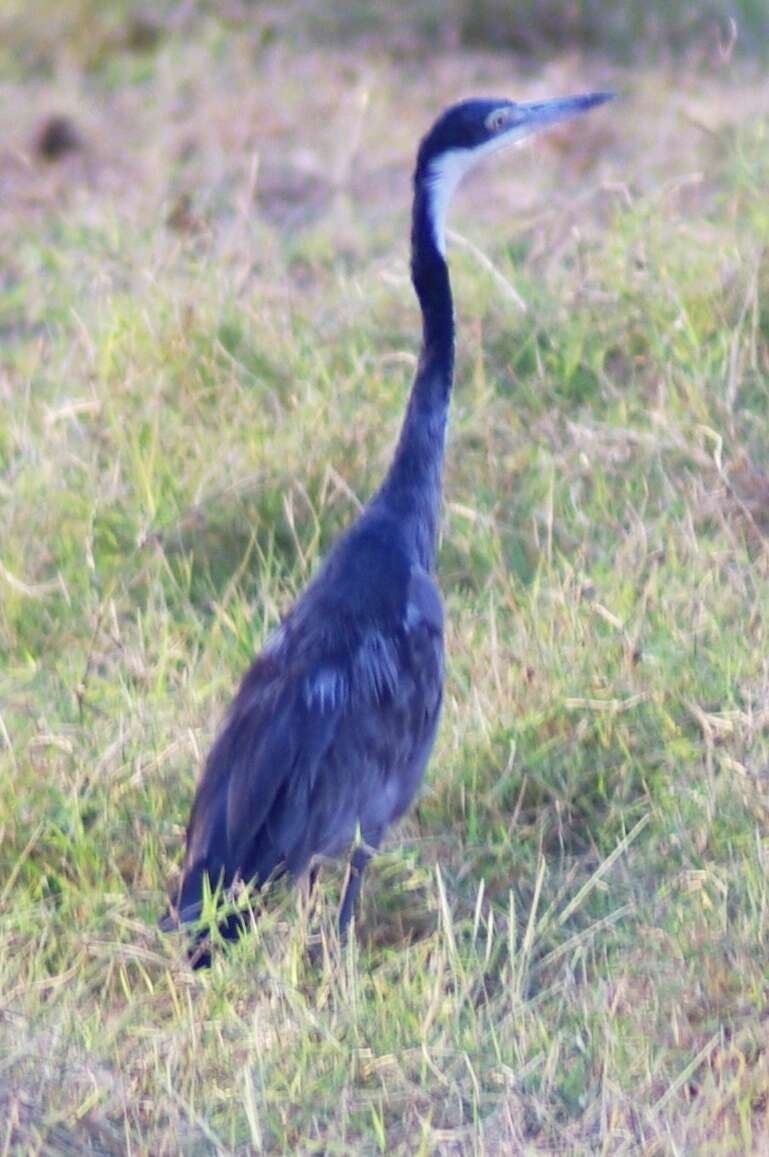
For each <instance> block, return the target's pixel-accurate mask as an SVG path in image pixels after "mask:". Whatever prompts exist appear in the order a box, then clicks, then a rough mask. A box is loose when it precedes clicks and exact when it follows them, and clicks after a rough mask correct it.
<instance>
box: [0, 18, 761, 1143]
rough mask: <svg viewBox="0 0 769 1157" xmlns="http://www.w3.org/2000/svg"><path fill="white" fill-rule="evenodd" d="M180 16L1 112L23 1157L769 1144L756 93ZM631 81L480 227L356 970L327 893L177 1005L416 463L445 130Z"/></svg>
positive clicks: (5, 824) (460, 293)
mask: <svg viewBox="0 0 769 1157" xmlns="http://www.w3.org/2000/svg"><path fill="white" fill-rule="evenodd" d="M81 7H82V8H83V11H86V10H87V5H83V6H81ZM168 10H169V12H171V16H169V22H170V23H169V29H168V31H167V32H164V34H163V35H162V36H157V35H155V34H150V33H149V32H148V31H147V29H146V28H145V30H144V32H143V33H142V32H141V24H139V25H137V24H136V22H135V21H134V22H133V23H130V22H129V25H125V24H122V23H121V19H122V17H121V15H120V13H121V11H122V10H121V9H118V8H117V7H115V8H113V9H110V10H109V11H110V12H111V13H112V17H111V18H112V20H113V23H112V24H111V25H110V26H109V29H108V30H107V32H104V28H105V27H106V25H99V26H98V29H97V31H98V36H99V37H102V39H100V40H99V45H98V54H97V56H96V57H94V58H93V59H92V58H91V57H89V53H88V51H87V42H88V35H89V32H88V30H89V28H91V25H90V24H89V23H88V22H87V21H84V22H83V23H82V24H78V25H76V28H75V32H76V33H77V35H75V34H74V33H73V32H72V30H69V32H68V33H67V35H68V36H69V37H70V39H68V40H67V41H66V42H64V43H63V44H58V45H56V51H55V52H54V54H53V56H52V57H50V59H49V58H48V57H45V53H43V56H42V57H41V60H42V61H43V63H42V64H40V68H39V70H38V71H34V70H32V71H30V70H29V69H26V70H25V71H24V72H21V71H20V72H19V73H18V75H14V73H13V69H11V71H10V72H9V73H8V74H7V79H6V82H5V83H4V86H3V93H2V95H3V100H2V101H1V102H0V122H1V123H0V140H2V141H3V142H4V143H3V145H2V146H1V147H2V153H1V154H0V334H2V355H1V363H0V365H1V368H0V406H1V407H2V410H1V411H0V414H1V417H0V468H1V472H0V528H2V529H0V651H1V652H2V669H1V671H0V765H1V773H0V832H1V833H2V848H1V850H0V860H1V862H2V876H1V877H0V936H1V937H2V950H1V951H0V986H2V989H1V990H2V997H1V1000H2V1007H1V1008H0V1108H1V1111H0V1148H2V1147H3V1146H4V1149H3V1151H4V1152H14V1151H24V1152H34V1151H40V1152H46V1153H48V1152H83V1151H85V1152H97V1153H122V1152H132V1153H147V1154H162V1153H177V1152H185V1153H208V1152H247V1151H250V1150H259V1149H262V1148H263V1149H264V1150H266V1151H269V1152H284V1153H307V1154H309V1153H324V1154H333V1153H376V1152H380V1151H388V1152H391V1153H403V1154H411V1153H424V1154H455V1153H486V1154H510V1153H554V1152H566V1153H574V1154H578V1153H594V1152H595V1153H607V1154H608V1153H611V1154H615V1153H628V1154H629V1153H644V1154H667V1153H671V1154H673V1153H697V1152H707V1153H708V1154H743V1153H749V1152H755V1153H763V1152H766V1150H767V1146H769V1051H768V1050H767V1032H768V1031H769V1029H768V1025H769V1018H768V1013H769V1005H768V1004H767V983H768V981H769V975H768V969H767V964H766V960H767V940H768V939H769V927H768V926H767V921H768V920H769V909H768V903H769V892H768V889H767V882H766V879H767V858H768V857H769V827H768V823H767V821H768V818H769V817H768V810H769V772H768V771H767V767H768V766H769V764H768V760H769V742H768V732H767V728H768V726H769V666H768V664H767V654H769V585H767V581H766V580H767V573H768V572H769V555H768V552H767V541H766V534H767V529H768V528H769V454H768V453H767V446H768V445H769V388H768V381H769V377H768V375H769V325H768V323H767V319H766V316H765V307H764V300H765V293H766V290H767V287H768V282H769V275H768V273H767V266H766V261H765V257H764V250H765V248H766V246H767V243H769V207H768V206H767V201H766V184H767V176H769V139H768V138H767V121H766V116H767V112H768V111H769V96H767V93H766V89H765V86H764V88H763V90H762V88H761V87H760V86H759V85H757V84H755V83H753V80H752V78H751V76H750V75H748V74H746V73H742V72H740V71H739V70H737V69H736V68H735V67H733V66H732V65H730V64H729V62H728V60H726V59H724V60H723V61H722V63H721V67H720V72H719V71H718V70H716V71H714V70H713V69H711V70H710V72H709V73H708V74H707V75H705V74H702V73H699V74H698V73H692V74H691V75H689V74H687V73H684V72H682V71H681V69H680V67H671V68H669V69H666V68H664V67H661V66H660V67H657V68H654V69H652V68H651V67H648V68H647V69H646V70H645V71H634V72H633V74H632V75H630V74H628V75H624V74H619V75H617V74H616V73H614V74H611V73H608V72H607V69H606V66H604V65H602V64H601V63H598V62H595V61H582V60H576V59H575V58H573V57H569V58H567V59H561V60H558V61H555V62H553V63H551V64H550V65H548V67H547V68H545V69H543V70H542V71H541V72H540V73H538V74H537V75H536V76H534V75H532V74H531V73H530V71H529V70H527V69H526V68H525V67H524V66H523V65H522V64H521V62H520V61H518V60H517V59H516V58H515V57H511V56H504V55H501V54H499V55H492V54H490V53H488V52H486V53H471V52H468V51H462V52H458V51H454V50H452V49H451V48H450V46H447V47H446V48H445V50H442V51H441V53H440V54H438V55H437V56H435V57H434V58H433V59H431V60H429V61H426V60H425V59H424V58H423V57H421V56H420V55H419V53H418V52H413V53H412V54H405V55H404V54H399V55H394V54H391V53H388V52H387V51H385V50H383V49H380V48H377V47H376V46H371V47H369V48H365V49H364V48H361V49H360V50H359V51H356V53H355V54H353V53H351V52H350V51H349V50H334V49H333V48H332V47H330V46H329V47H327V48H325V49H317V48H316V49H312V48H309V47H307V46H306V45H305V46H304V47H302V48H298V47H295V46H294V45H293V41H292V40H291V38H290V37H288V36H287V35H284V34H283V33H282V32H281V31H280V28H278V30H277V32H276V31H274V30H273V32H271V33H270V35H267V36H265V35H264V34H263V31H264V30H263V28H261V26H260V25H259V23H258V21H257V22H255V23H254V24H253V25H251V24H249V22H248V21H247V20H244V19H240V18H239V19H237V20H235V19H233V20H232V21H231V22H229V23H227V22H225V23H222V22H217V21H214V20H212V19H208V18H206V17H196V19H195V20H194V21H191V22H190V23H188V24H184V19H185V16H184V13H185V9H183V8H182V9H179V10H178V11H177V12H175V13H174V12H173V11H172V10H171V9H170V7H169V9H168ZM172 17H173V19H172ZM174 20H176V21H177V23H176V24H174ZM13 27H14V28H15V29H16V32H15V34H17V35H19V36H21V32H20V31H19V29H20V28H21V25H18V24H17V25H14V26H13ZM137 27H138V29H139V32H137ZM46 31H47V32H48V33H50V34H51V35H53V33H54V32H55V31H56V29H55V26H54V23H52V24H51V26H50V27H49V28H47V29H46V28H45V27H43V28H42V31H39V32H38V33H37V34H36V35H37V36H38V42H42V41H40V37H43V38H44V33H46ZM105 37H106V39H104V38H105ZM19 43H20V44H21V41H19ZM84 46H85V47H84ZM22 48H23V52H24V53H28V52H29V51H30V50H29V43H28V42H27V41H26V40H25V41H24V43H23V45H22ZM49 48H50V46H49ZM6 49H7V41H6V48H5V49H4V51H5V50H6ZM46 51H48V49H47V50H46ZM20 52H21V49H20ZM52 60H53V61H54V65H52V64H51V61H52ZM607 82H612V83H614V84H616V85H617V87H618V88H619V89H620V91H621V93H622V94H623V98H624V99H622V100H621V101H620V102H618V103H616V104H615V105H614V106H612V107H611V108H608V109H606V110H603V111H602V112H600V113H597V114H596V115H595V116H593V117H592V118H591V119H590V120H589V121H587V120H586V121H585V122H584V124H580V125H574V126H571V127H570V128H568V129H567V130H564V131H563V132H561V133H559V134H554V135H552V136H550V137H548V138H547V139H545V140H542V141H541V142H540V143H538V144H537V145H536V146H535V147H534V148H533V149H531V150H530V151H528V152H522V153H518V154H515V155H513V156H511V157H509V158H508V159H506V160H504V161H501V162H499V163H498V164H496V165H495V166H493V167H490V168H489V169H487V170H485V172H484V174H483V176H480V177H478V178H477V179H476V180H475V181H474V182H473V184H472V185H471V186H469V187H468V189H467V190H466V191H465V192H463V194H462V196H461V198H460V201H459V203H458V204H457V207H456V212H455V214H454V217H453V221H452V223H453V225H454V227H455V229H456V230H457V233H458V236H457V237H456V238H455V241H454V244H453V247H452V268H453V275H454V285H455V292H456V298H457V306H458V319H459V365H458V382H457V389H456V395H455V401H454V409H453V425H452V432H451V439H450V446H449V453H448V471H447V497H446V514H445V523H444V532H443V545H442V550H441V557H440V578H441V584H442V587H443V590H444V592H445V595H446V601H447V609H448V654H449V659H448V688H447V697H446V708H445V712H444V716H443V720H442V725H441V729H440V735H439V739H438V743H437V747H436V751H435V754H434V757H433V759H432V762H431V766H430V770H429V774H428V781H427V784H426V788H425V791H424V794H423V797H422V799H421V802H420V803H419V806H418V807H417V808H416V810H415V812H414V814H413V815H412V816H411V818H410V819H409V820H408V821H407V822H406V823H405V824H404V825H403V826H402V827H401V828H400V829H399V830H398V831H397V832H395V833H393V836H392V838H391V840H390V843H389V845H388V848H387V850H386V851H385V853H384V854H383V855H382V856H381V857H380V859H379V860H378V862H377V863H376V865H375V866H374V867H373V868H372V870H371V873H370V878H369V881H368V884H367V887H366V889H365V895H364V903H363V906H362V911H361V915H360V923H359V936H358V940H357V943H355V944H352V945H351V946H350V947H349V948H348V949H347V950H346V951H345V952H341V953H340V951H339V948H338V945H336V944H335V942H334V933H333V921H334V905H335V902H336V898H337V896H338V889H339V876H338V874H335V873H334V872H333V871H332V872H329V873H328V874H327V878H326V880H325V883H324V886H323V888H322V890H321V907H320V912H319V915H318V917H317V921H316V923H313V924H312V925H311V926H310V927H309V928H308V926H307V923H306V921H303V920H302V919H301V918H299V916H298V914H297V908H296V899H295V897H294V896H293V895H292V894H284V893H278V892H276V894H275V895H274V896H273V897H272V898H271V904H270V908H269V911H268V913H267V914H266V915H265V916H264V917H263V919H262V920H261V921H260V923H259V925H258V927H257V930H256V932H255V933H254V935H253V936H252V937H251V938H250V939H249V940H248V941H246V942H244V943H243V944H241V945H240V946H238V947H237V948H236V949H235V950H234V951H233V952H231V953H230V954H229V955H228V956H226V957H220V958H219V959H217V962H216V964H215V966H214V968H213V969H212V971H211V973H210V974H209V975H205V976H200V975H197V974H196V975H192V974H191V973H190V972H189V971H188V969H187V967H186V965H185V962H184V960H183V957H182V952H181V947H180V945H178V944H177V943H175V942H174V941H173V940H172V939H169V938H163V937H161V935H160V934H159V933H158V931H157V930H156V926H155V921H156V917H157V915H158V913H159V911H160V910H161V907H162V904H163V896H164V890H165V887H166V884H167V881H168V880H169V878H171V877H172V875H173V871H174V869H175V866H176V865H177V864H178V860H179V855H180V849H181V842H182V832H183V828H182V825H183V823H184V821H185V819H186V815H187V811H188V806H189V802H190V798H191V793H192V790H193V784H194V780H195V775H196V772H197V768H198V767H199V764H200V760H201V756H202V754H203V753H204V752H205V750H206V748H207V746H208V744H209V743H210V740H211V737H212V735H213V732H214V729H215V727H216V723H217V720H218V719H219V717H220V715H221V712H222V709H223V707H224V705H225V704H226V702H227V700H228V698H229V696H230V695H231V693H232V691H233V688H234V686H235V684H236V681H237V679H238V676H239V673H240V672H241V671H242V669H243V667H244V666H245V664H246V663H247V662H248V659H249V657H250V656H251V655H252V654H253V652H254V650H255V649H256V648H257V647H258V646H259V644H260V642H261V641H262V639H263V638H264V635H265V633H266V632H267V631H268V630H269V629H270V628H271V626H272V625H273V624H274V623H275V622H276V620H277V618H278V616H279V614H280V612H281V609H282V608H284V607H286V606H287V604H288V603H289V601H290V599H291V596H292V594H293V593H294V592H295V591H296V590H297V589H298V588H299V587H300V586H301V584H302V583H303V582H304V581H305V580H306V578H307V576H308V575H309V574H310V573H311V571H312V568H313V566H314V565H315V563H316V561H317V559H318V558H319V557H320V555H321V554H322V552H323V550H324V548H325V547H326V545H327V544H328V543H329V542H330V541H331V540H332V538H333V536H334V535H335V534H336V533H337V532H338V530H339V528H340V527H341V526H342V525H343V524H344V523H345V521H346V520H347V519H348V518H349V517H350V516H351V514H352V513H353V512H354V511H355V509H356V505H357V502H358V500H359V499H363V498H365V496H366V495H367V494H368V493H370V491H371V489H372V487H373V486H374V485H375V483H376V481H377V479H378V478H379V477H380V475H381V472H382V470H383V468H384V466H385V463H386V462H387V458H388V454H389V451H390V448H391V446H392V443H393V439H394V437H395V435H396V432H397V427H398V422H399V417H400V414H401V412H402V407H403V402H404V398H405V395H406V391H407V389H408V386H409V382H410V377H411V374H412V371H413V368H414V354H415V349H416V342H417V332H418V319H417V314H416V309H415V304H414V301H413V300H412V295H411V292H410V287H409V283H408V279H407V249H406V243H405V236H406V225H407V214H408V193H409V189H408V172H409V166H410V164H411V158H412V154H413V149H414V144H415V140H416V137H417V136H418V133H419V131H420V130H421V129H423V128H424V127H425V126H426V125H427V123H428V122H429V120H430V117H431V116H432V115H433V114H434V113H435V111H436V110H437V109H438V107H439V106H440V105H441V104H442V102H443V101H444V100H448V99H452V98H455V97H456V96H458V95H462V94H466V93H470V92H504V93H510V94H513V95H519V94H520V95H521V96H529V95H531V96H534V95H536V94H551V93H559V92H565V91H570V90H575V89H579V88H581V87H588V86H589V87H593V86H597V85H603V84H605V83H607ZM51 113H63V114H66V115H67V116H68V117H70V118H72V124H73V126H74V128H75V129H76V132H77V134H78V138H79V143H80V145H81V147H79V148H75V149H73V150H70V151H69V152H66V153H65V154H64V155H63V156H61V157H60V158H59V159H58V160H45V159H44V158H43V157H42V156H41V155H40V146H41V136H40V134H41V132H42V126H43V124H44V122H45V118H46V117H48V116H49V115H50V114H51ZM519 297H520V298H522V299H523V300H524V302H525V304H526V307H527V308H526V310H525V312H524V311H523V310H522V309H521V308H520V307H519V305H518V304H517V302H518V298H519ZM308 936H316V937H317V936H320V940H321V945H322V951H321V952H320V953H315V954H309V953H308V952H307V940H308Z"/></svg>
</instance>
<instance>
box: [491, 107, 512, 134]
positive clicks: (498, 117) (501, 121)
mask: <svg viewBox="0 0 769 1157" xmlns="http://www.w3.org/2000/svg"><path fill="white" fill-rule="evenodd" d="M507 121H508V112H507V109H504V108H498V109H495V110H494V112H493V113H490V114H489V117H488V119H487V121H486V125H487V127H488V128H489V129H490V131H491V132H492V133H498V132H499V131H500V129H503V128H504V127H505V125H506V124H507Z"/></svg>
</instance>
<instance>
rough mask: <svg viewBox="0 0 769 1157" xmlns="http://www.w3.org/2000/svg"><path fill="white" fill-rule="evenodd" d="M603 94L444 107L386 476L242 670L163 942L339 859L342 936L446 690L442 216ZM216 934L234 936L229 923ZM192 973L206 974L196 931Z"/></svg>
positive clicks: (421, 227) (448, 367) (429, 175)
mask: <svg viewBox="0 0 769 1157" xmlns="http://www.w3.org/2000/svg"><path fill="white" fill-rule="evenodd" d="M611 95H612V94H611V93H608V92H591V93H585V94H582V95H579V96H568V97H560V98H557V99H552V100H542V101H533V102H525V103H517V102H515V101H512V100H507V99H504V100H494V99H472V100H464V101H461V102H460V103H458V104H454V105H452V106H451V107H449V108H447V109H446V110H445V111H444V112H443V113H442V114H441V115H440V116H439V117H438V119H437V120H436V121H435V123H434V124H433V125H432V127H431V128H430V130H429V132H428V133H427V134H426V136H425V137H424V138H423V139H422V141H421V143H420V145H419V148H418V152H417V159H416V167H415V170H414V178H413V206H412V219H411V278H412V282H413V286H414V289H415V291H416V296H417V299H418V302H419V306H420V308H421V314H422V345H421V350H420V354H419V361H418V364H417V370H416V375H415V377H414V381H413V385H412V387H411V392H410V395H409V399H408V404H407V407H406V413H405V418H404V420H403V423H402V427H401V431H400V436H399V438H398V441H397V444H396V448H395V452H394V455H393V458H392V461H391V464H390V467H389V469H388V471H387V473H386V475H385V478H384V481H383V482H382V483H381V485H380V486H379V489H378V490H377V491H376V492H375V493H374V495H373V496H372V497H371V498H370V500H369V501H368V503H367V504H366V505H365V506H364V508H363V510H362V511H361V513H360V514H359V515H358V516H357V517H356V518H355V520H354V521H353V522H352V523H351V525H349V526H348V528H347V529H346V531H344V532H343V534H342V535H341V537H340V538H339V539H338V540H337V541H336V543H335V544H334V545H333V547H332V548H331V550H330V552H329V553H328V555H327V556H326V558H325V560H324V561H323V562H322V563H321V565H320V567H319V568H318V570H317V573H316V574H315V576H314V577H313V578H312V579H311V581H310V582H309V584H308V585H307V586H306V587H305V589H304V591H303V592H302V593H301V594H300V596H299V597H298V598H297V600H296V601H295V602H294V604H293V606H291V608H290V609H289V610H288V612H287V613H286V615H285V616H284V617H283V619H282V621H281V622H280V624H279V626H278V627H277V629H276V630H275V631H274V633H273V634H272V635H271V636H270V637H269V638H268V640H267V642H266V644H265V646H264V648H263V649H262V651H261V652H260V653H259V654H258V655H257V657H256V658H255V660H254V661H253V663H252V665H251V667H250V668H249V669H248V670H247V671H246V673H245V675H244V676H243V679H242V682H241V684H240V687H239V690H238V691H237V693H236V695H235V697H234V699H233V701H232V704H231V706H230V708H229V711H228V712H227V714H226V717H225V719H224V721H223V724H222V726H221V728H220V730H219V733H218V736H217V738H216V739H215V741H214V743H213V746H212V748H211V750H210V753H209V755H208V758H207V760H206V762H205V765H204V768H203V772H202V775H201V777H200V780H199V783H198V786H197V790H196V793H195V797H194V801H193V804H192V811H191V815H190V818H189V823H188V826H187V833H186V849H185V855H184V861H183V866H182V872H181V878H180V883H179V887H178V890H177V892H176V895H175V897H174V898H173V900H172V902H171V904H170V906H169V911H168V913H167V915H166V916H165V917H164V919H163V920H162V921H161V926H162V927H164V928H165V929H169V928H172V927H178V926H180V925H187V924H193V925H194V924H196V923H197V925H198V928H199V927H200V924H201V921H200V917H201V913H202V912H203V908H204V902H205V898H206V896H208V895H213V896H214V898H215V901H216V898H217V897H219V898H221V897H227V896H232V895H233V893H234V892H235V891H236V890H237V889H238V888H244V887H247V888H248V889H249V891H250V894H252V895H253V894H255V892H256V891H258V890H259V889H260V888H262V887H263V886H264V885H266V884H267V883H268V882H271V881H273V880H275V879H277V878H278V877H280V876H288V878H289V879H290V880H293V881H296V880H299V879H302V878H304V879H305V880H313V881H314V876H315V873H316V871H317V867H318V865H319V863H322V862H324V861H326V860H328V859H330V858H338V857H340V856H346V857H347V862H348V867H347V875H346V882H345V885H344V890H343V895H342V900H341V905H340V907H339V913H338V928H339V935H340V938H341V939H344V937H345V935H346V934H347V931H348V927H349V924H350V921H351V919H352V917H353V912H354V910H355V905H356V901H357V897H358V894H359V891H360V887H361V881H362V878H363V873H364V870H365V868H366V865H367V864H368V862H369V860H370V858H371V856H372V855H373V853H374V852H375V851H376V850H377V849H378V847H379V845H380V843H381V841H382V838H383V836H384V834H385V832H386V831H387V829H388V828H389V827H390V826H391V825H392V824H393V823H394V822H395V821H397V820H398V819H399V818H400V817H401V816H402V815H403V814H404V813H405V812H406V810H407V809H408V807H409V805H410V804H411V802H412V800H413V799H414V796H415V794H416V792H417V790H418V788H419V786H420V783H421V781H422V778H423V775H424V771H425V766H426V764H427V761H428V757H429V755H430V751H431V749H432V747H433V741H434V739H435V734H436V728H437V724H438V717H439V714H440V709H441V700H442V695H443V677H444V650H443V606H442V600H441V595H440V592H439V590H438V586H437V583H436V575H435V563H436V547H437V539H438V530H439V519H440V508H441V496H442V473H443V461H444V444H445V435H446V424H447V417H448V410H449V400H450V396H451V389H452V381H453V376H454V312H453V304H452V295H451V285H450V281H449V270H448V265H447V261H446V213H447V209H448V205H449V202H450V200H451V198H452V195H453V194H454V192H455V190H456V188H457V186H458V184H459V182H460V181H461V179H462V178H463V177H464V176H465V174H466V173H467V172H468V171H469V170H470V169H472V168H473V167H474V166H475V165H476V164H477V163H478V162H479V161H480V160H482V159H483V158H484V157H486V156H488V155H490V154H492V153H496V152H499V151H500V150H502V149H504V148H506V147H507V146H509V145H512V144H513V143H515V142H517V141H520V140H522V139H523V138H525V137H528V136H530V135H532V134H533V133H536V132H538V131H539V130H541V129H544V128H547V127H548V126H550V125H554V124H556V123H558V122H561V121H565V120H568V119H570V118H573V117H576V116H578V115H580V114H582V113H585V112H587V111H588V110H589V109H592V108H594V107H596V106H597V105H601V104H603V103H604V102H605V101H607V100H608V99H610V97H611ZM218 926H219V929H220V932H221V934H222V936H223V937H224V938H225V939H233V938H235V937H237V936H238V935H239V934H240V932H241V931H242V929H243V923H242V921H241V919H240V918H239V917H238V914H237V912H235V913H233V912H232V911H230V913H229V915H226V916H222V918H221V920H220V921H219V923H218ZM195 944H196V948H195V949H194V951H193V952H192V960H193V964H203V965H205V964H208V963H210V949H209V946H208V940H207V936H206V932H205V930H203V931H200V930H199V931H198V933H197V940H196V941H195Z"/></svg>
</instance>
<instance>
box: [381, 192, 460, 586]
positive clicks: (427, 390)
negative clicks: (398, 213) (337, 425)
mask: <svg viewBox="0 0 769 1157" xmlns="http://www.w3.org/2000/svg"><path fill="white" fill-rule="evenodd" d="M436 233H437V234H438V236H437V237H436ZM441 234H442V222H440V221H435V220H434V219H433V203H432V192H431V187H430V184H429V181H427V180H425V179H424V177H423V176H421V175H420V174H419V172H418V173H417V176H416V177H415V180H414V209H413V218H412V227H411V277H412V281H413V282H414V289H415V290H416V294H417V297H418V298H419V304H420V306H421V309H422V349H421V351H420V355H419V365H418V367H417V373H416V377H415V378H414V384H413V386H412V388H411V395H410V397H409V401H408V407H407V409H406V417H405V419H404V422H403V427H402V429H401V434H400V438H399V440H398V445H397V448H396V451H395V456H394V458H393V462H392V465H391V467H390V470H389V471H388V474H387V477H386V478H385V481H384V483H383V484H382V487H381V489H380V491H379V493H378V495H377V499H376V500H375V501H377V500H379V501H384V502H386V503H387V504H388V506H390V507H392V508H393V509H394V511H395V513H396V514H397V516H398V518H399V520H400V521H401V523H402V525H403V529H404V531H405V533H406V534H407V535H409V536H410V537H411V538H412V541H413V544H414V549H415V551H416V553H417V555H418V557H419V559H420V562H421V564H422V565H423V566H425V567H426V568H427V569H432V566H433V561H434V557H435V546H436V540H437V536H438V524H439V519H440V502H441V488H442V474H443V450H444V442H445V434H446V418H447V415H448V408H449V398H450V395H451V384H452V379H453V374H454V313H453V306H452V301H451V286H450V284H449V271H448V267H447V265H446V261H445V259H444V257H443V255H442V253H441V252H440V249H439V244H440V246H441V248H442V236H441Z"/></svg>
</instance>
